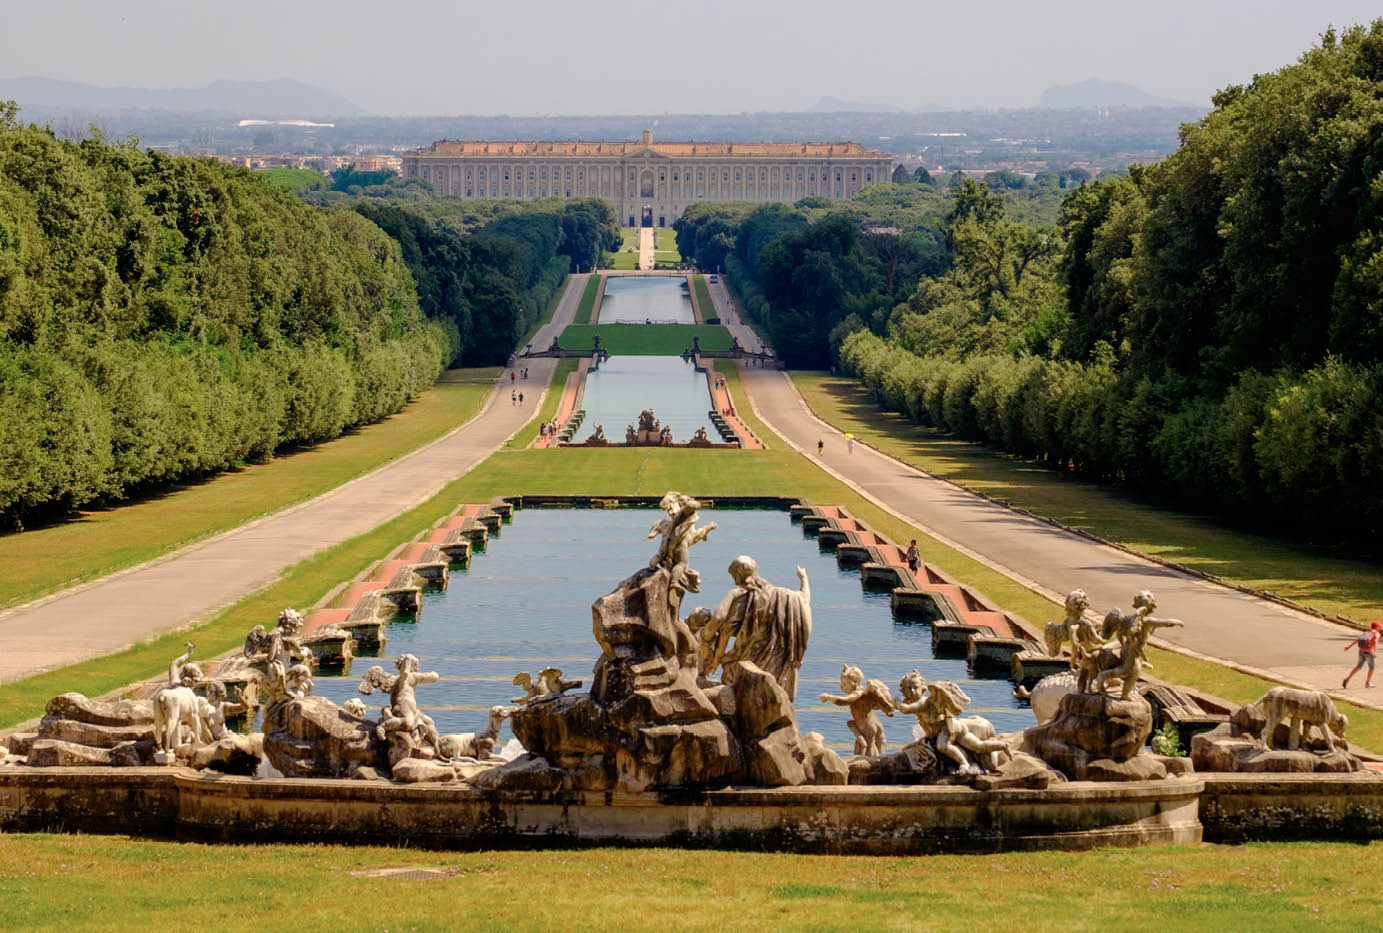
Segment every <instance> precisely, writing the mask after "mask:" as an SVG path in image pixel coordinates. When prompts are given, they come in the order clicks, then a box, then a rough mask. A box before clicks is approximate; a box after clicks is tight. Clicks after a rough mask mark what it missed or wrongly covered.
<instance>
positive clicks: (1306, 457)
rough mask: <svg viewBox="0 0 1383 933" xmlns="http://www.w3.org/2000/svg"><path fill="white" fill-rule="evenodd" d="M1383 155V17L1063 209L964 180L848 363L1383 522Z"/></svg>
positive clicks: (866, 372) (1076, 442) (1331, 517)
mask: <svg viewBox="0 0 1383 933" xmlns="http://www.w3.org/2000/svg"><path fill="white" fill-rule="evenodd" d="M1380 178H1383V20H1380V21H1376V22H1375V23H1373V24H1372V25H1371V26H1369V27H1359V28H1355V29H1351V30H1349V31H1348V32H1346V33H1344V34H1342V35H1337V34H1335V33H1333V32H1331V33H1327V34H1326V35H1325V36H1323V37H1322V42H1321V44H1320V46H1319V47H1317V48H1315V49H1313V50H1311V51H1310V52H1308V53H1306V54H1305V55H1304V56H1302V58H1301V60H1300V61H1299V62H1298V63H1297V64H1295V65H1292V66H1290V67H1287V68H1284V69H1282V70H1280V71H1278V72H1275V73H1272V74H1266V75H1259V76H1257V77H1255V78H1254V80H1253V82H1252V83H1251V84H1248V85H1245V86H1242V87H1240V86H1236V87H1230V88H1227V89H1226V90H1224V91H1222V92H1220V93H1219V94H1217V95H1216V97H1215V110H1214V111H1212V112H1211V113H1210V114H1209V115H1207V116H1206V117H1205V118H1204V119H1203V120H1201V121H1200V122H1199V123H1196V124H1192V125H1187V126H1186V127H1184V128H1183V131H1182V141H1181V146H1180V148H1179V149H1178V151H1177V152H1176V153H1174V154H1173V155H1172V156H1170V157H1168V158H1167V159H1166V160H1164V161H1163V162H1161V163H1158V164H1156V165H1152V166H1141V167H1140V166H1133V167H1131V169H1130V171H1129V173H1128V175H1127V177H1120V178H1114V179H1109V180H1101V181H1098V182H1095V183H1093V184H1087V185H1084V186H1082V187H1080V188H1077V189H1074V190H1072V191H1071V193H1070V194H1069V195H1068V197H1067V198H1066V200H1065V201H1064V202H1063V204H1062V209H1061V216H1060V224H1059V230H1058V231H1043V230H1040V229H1036V228H1031V227H1027V226H1026V225H1023V224H1019V223H1015V222H1013V221H1011V220H1009V219H1008V218H1007V217H1006V215H1005V210H1004V203H1003V201H1002V200H1001V199H1000V198H999V196H998V195H996V194H994V193H993V192H991V191H987V190H986V189H984V188H983V187H982V186H979V185H975V184H974V182H971V181H965V182H964V183H963V184H962V185H961V187H960V188H958V189H957V190H956V195H955V202H954V206H953V208H952V210H951V212H950V213H949V214H948V216H947V218H946V220H945V223H944V230H945V236H946V240H947V242H948V244H949V245H950V246H951V248H952V251H953V257H954V262H953V265H952V267H951V268H950V269H949V270H948V271H947V272H946V273H944V274H943V275H941V276H931V277H927V278H924V279H923V280H922V281H921V282H920V284H919V285H918V287H917V290H916V292H915V293H914V294H913V295H912V296H911V297H910V298H909V299H908V301H907V302H906V303H905V304H903V305H900V306H899V307H898V308H897V309H895V310H894V312H893V313H892V315H891V316H890V319H889V321H888V326H887V327H886V328H879V327H877V326H876V327H875V333H867V332H863V331H862V330H860V331H857V332H856V333H854V334H852V335H850V336H848V337H844V338H843V339H841V340H840V345H841V348H842V349H841V350H840V359H841V362H842V363H843V364H844V365H845V366H846V368H847V369H848V370H849V371H851V372H854V373H857V374H858V375H859V376H860V377H861V378H862V379H863V380H864V381H865V383H866V384H867V385H868V386H869V387H870V389H871V391H872V392H873V393H874V394H875V395H876V396H877V397H878V398H879V399H880V400H881V401H882V402H884V403H885V404H887V405H889V406H891V407H894V408H897V409H898V410H899V411H904V412H906V413H908V414H909V415H910V416H911V417H913V418H915V419H917V420H918V421H921V422H923V423H926V424H931V425H935V426H937V427H940V428H943V429H945V430H948V431H953V432H955V433H957V434H960V435H962V436H966V437H971V438H976V439H982V440H985V441H987V442H989V443H992V444H994V445H996V446H999V447H1002V448H1004V449H1007V450H1012V451H1016V452H1019V453H1022V454H1025V455H1029V456H1034V457H1039V458H1042V459H1045V460H1047V461H1048V462H1050V463H1052V464H1053V465H1056V466H1059V467H1063V468H1071V469H1075V470H1077V471H1080V472H1083V473H1086V474H1088V475H1092V476H1095V477H1099V478H1105V479H1111V480H1118V481H1123V482H1126V483H1129V484H1132V485H1135V486H1139V487H1142V488H1147V489H1152V490H1156V491H1159V492H1163V493H1169V494H1173V495H1176V496H1177V497H1179V498H1180V499H1181V500H1182V501H1187V502H1192V503H1198V504H1201V505H1204V506H1208V507H1212V508H1217V509H1222V510H1228V511H1233V512H1238V513H1241V514H1244V515H1247V516H1254V517H1258V518H1261V517H1262V516H1265V515H1271V516H1273V519H1274V520H1275V521H1279V522H1293V523H1309V524H1310V525H1311V526H1312V527H1313V528H1315V529H1317V530H1319V531H1321V532H1323V533H1328V534H1330V533H1333V534H1342V535H1346V536H1350V537H1354V538H1360V539H1364V538H1374V539H1376V533H1377V531H1378V529H1379V527H1380V525H1381V524H1383V497H1380V495H1379V492H1378V490H1379V489H1380V488H1383V404H1380V403H1379V399H1380V398H1383V271H1380V270H1383V184H1380V182H1379V179H1380ZM838 336H843V335H838ZM883 337H887V339H882V338H883Z"/></svg>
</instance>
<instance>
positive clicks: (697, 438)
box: [687, 427, 711, 447]
mask: <svg viewBox="0 0 1383 933" xmlns="http://www.w3.org/2000/svg"><path fill="white" fill-rule="evenodd" d="M687 446H688V447H710V446H711V436H710V435H709V434H707V433H706V428H705V427H699V428H697V429H696V433H694V434H692V438H691V440H690V441H688V442H687Z"/></svg>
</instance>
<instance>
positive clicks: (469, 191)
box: [466, 188, 472, 198]
mask: <svg viewBox="0 0 1383 933" xmlns="http://www.w3.org/2000/svg"><path fill="white" fill-rule="evenodd" d="M471 194H472V192H471V189H470V188H467V189H466V197H468V198H469V197H470V196H471Z"/></svg>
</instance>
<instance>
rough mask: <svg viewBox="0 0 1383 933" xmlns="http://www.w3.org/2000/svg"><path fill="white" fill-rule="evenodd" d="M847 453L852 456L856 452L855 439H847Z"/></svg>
mask: <svg viewBox="0 0 1383 933" xmlns="http://www.w3.org/2000/svg"><path fill="white" fill-rule="evenodd" d="M845 452H846V453H847V454H852V453H854V452H855V439H854V438H853V437H851V438H847V439H846V441H845Z"/></svg>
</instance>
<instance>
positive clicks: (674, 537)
mask: <svg viewBox="0 0 1383 933" xmlns="http://www.w3.org/2000/svg"><path fill="white" fill-rule="evenodd" d="M658 507H659V508H660V509H662V510H663V511H664V512H666V513H667V514H668V517H667V518H663V519H659V520H658V521H656V522H654V523H653V527H652V528H650V529H649V530H648V537H649V538H656V537H658V535H662V536H663V537H662V541H661V542H659V544H658V553H657V554H654V555H653V558H652V559H651V560H649V562H648V569H649V570H655V569H657V568H658V567H663V568H666V570H667V571H668V573H669V574H670V576H671V579H670V582H669V584H668V596H669V599H671V597H672V596H673V594H674V593H675V594H676V595H677V603H676V604H675V605H674V610H675V609H676V607H677V606H680V605H681V594H683V593H686V592H692V593H700V592H701V575H700V574H699V573H697V572H696V571H695V570H692V569H691V568H690V566H689V562H690V560H691V548H692V545H694V544H699V543H701V542H702V541H705V540H706V539H707V538H708V537H709V536H710V534H711V532H712V531H715V529H716V523H715V522H708V523H707V524H705V525H703V526H701V527H699V528H698V527H697V525H696V520H697V518H699V517H700V516H699V515H698V514H697V510H699V509H700V508H701V503H700V502H697V501H696V500H695V499H693V498H692V497H691V496H685V495H683V494H682V493H680V492H669V493H668V494H667V495H665V496H663V498H662V500H661V501H660V502H659V503H658Z"/></svg>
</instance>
